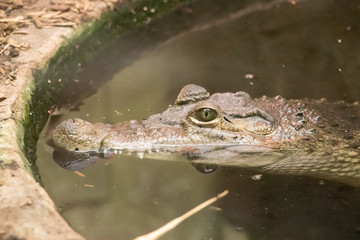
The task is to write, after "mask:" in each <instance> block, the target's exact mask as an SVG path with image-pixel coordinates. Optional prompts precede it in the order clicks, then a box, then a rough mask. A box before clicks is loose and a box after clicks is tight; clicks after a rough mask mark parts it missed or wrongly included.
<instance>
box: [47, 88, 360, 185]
mask: <svg viewBox="0 0 360 240" xmlns="http://www.w3.org/2000/svg"><path fill="white" fill-rule="evenodd" d="M359 118H360V107H359V103H358V102H355V103H351V104H350V103H346V102H344V101H336V102H330V101H327V100H326V99H318V100H312V99H301V100H298V99H290V100H287V99H285V98H283V97H281V96H276V97H266V96H262V97H259V98H252V97H251V96H250V95H249V94H247V93H245V92H242V91H238V92H235V93H230V92H227V93H214V94H212V95H211V94H210V93H209V92H208V91H207V90H206V89H205V88H203V87H201V86H198V85H194V84H190V85H186V86H185V87H183V88H182V89H181V91H180V93H179V95H178V97H177V99H176V100H175V104H174V105H170V106H169V108H168V109H166V110H165V111H164V112H162V113H159V114H155V115H152V116H150V117H148V118H147V119H144V120H141V121H137V120H131V121H125V122H120V123H117V124H114V125H110V124H105V123H95V124H92V123H90V122H87V121H84V120H81V119H78V118H73V119H68V120H66V121H64V122H62V123H60V124H59V125H58V126H57V127H56V128H55V129H54V131H53V132H52V143H53V146H55V147H56V148H59V149H63V150H66V151H67V152H70V153H72V152H74V153H79V154H80V153H81V154H86V153H103V154H104V153H105V154H109V153H112V154H121V153H122V154H124V153H127V154H132V153H136V154H137V155H138V156H139V157H141V158H143V157H144V156H145V157H148V158H171V157H172V156H185V157H186V158H187V159H190V161H192V162H197V163H201V164H213V165H230V166H238V167H247V168H255V169H259V170H261V171H265V172H271V173H276V174H291V175H308V176H312V177H316V178H323V179H332V180H339V181H343V182H347V183H351V184H355V185H360V141H359V135H360V119H359Z"/></svg>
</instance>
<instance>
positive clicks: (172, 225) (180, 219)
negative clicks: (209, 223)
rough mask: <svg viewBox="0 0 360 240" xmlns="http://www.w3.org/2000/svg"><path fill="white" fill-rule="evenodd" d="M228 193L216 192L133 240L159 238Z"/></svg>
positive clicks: (226, 191)
mask: <svg viewBox="0 0 360 240" xmlns="http://www.w3.org/2000/svg"><path fill="white" fill-rule="evenodd" d="M228 193H229V191H228V190H225V191H224V192H222V193H220V194H218V195H217V196H215V197H213V198H210V199H209V200H207V201H205V202H203V203H201V204H200V205H198V206H196V207H194V208H193V209H191V210H190V211H188V212H187V213H185V214H183V215H182V216H180V217H178V218H175V219H174V220H172V221H170V222H168V223H167V224H165V225H164V226H162V227H160V228H158V229H156V230H155V231H153V232H151V233H148V234H146V235H143V236H140V237H137V238H135V239H134V240H156V239H159V238H160V237H161V236H162V235H164V234H165V233H167V232H169V231H170V230H172V229H174V228H175V227H176V226H177V225H179V224H180V223H181V222H183V221H184V220H186V219H187V218H189V217H191V216H192V215H194V214H195V213H197V212H199V211H200V210H202V209H203V208H205V207H207V206H209V205H210V204H212V203H214V202H215V201H217V200H219V199H220V198H223V197H225V196H226V195H227V194H228Z"/></svg>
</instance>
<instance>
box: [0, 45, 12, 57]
mask: <svg viewBox="0 0 360 240" xmlns="http://www.w3.org/2000/svg"><path fill="white" fill-rule="evenodd" d="M9 46H10V44H6V45H5V47H4V48H3V49H2V50H1V51H0V55H1V54H2V53H3V52H4V51H5V50H6V49H7V48H8V47H9Z"/></svg>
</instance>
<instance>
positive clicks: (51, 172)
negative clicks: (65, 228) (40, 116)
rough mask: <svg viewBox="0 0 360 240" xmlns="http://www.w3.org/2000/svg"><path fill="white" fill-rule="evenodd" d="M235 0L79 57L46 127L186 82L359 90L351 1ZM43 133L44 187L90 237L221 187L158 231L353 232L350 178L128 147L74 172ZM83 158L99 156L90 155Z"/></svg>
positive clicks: (275, 89)
mask: <svg viewBox="0 0 360 240" xmlns="http://www.w3.org/2000/svg"><path fill="white" fill-rule="evenodd" d="M239 2H240V1H231V0H222V1H220V0H219V1H213V2H212V4H208V2H206V1H199V2H197V3H195V4H193V5H188V6H186V7H182V8H181V9H178V10H177V11H175V12H174V13H173V14H172V15H170V16H166V17H164V19H162V20H161V21H158V22H153V23H150V24H149V25H148V26H146V27H144V28H143V29H141V30H139V31H134V32H132V33H131V34H128V35H127V36H125V37H122V38H121V39H119V40H118V41H117V42H116V44H114V45H111V47H110V48H109V50H107V51H105V52H104V53H102V54H101V56H99V57H98V58H97V61H96V62H94V63H90V64H88V65H86V66H81V68H80V70H79V73H78V75H77V76H74V79H76V81H75V82H74V84H73V85H72V86H70V87H69V89H68V90H67V92H64V94H63V95H62V98H61V99H59V105H61V106H67V108H63V109H62V110H61V111H60V113H61V115H58V116H52V117H51V119H50V121H49V123H48V129H51V128H52V126H53V125H56V124H57V123H58V122H60V121H62V120H65V119H68V118H72V117H78V118H82V119H85V120H88V121H90V122H107V123H116V122H120V121H124V120H129V119H142V118H144V117H147V116H149V115H151V114H153V113H158V112H162V111H163V110H164V109H166V107H167V106H168V105H169V104H173V101H174V99H175V98H176V95H177V93H178V91H179V89H180V88H181V87H182V86H184V85H185V84H188V83H195V84H199V85H202V86H204V87H206V88H207V89H208V90H209V91H210V92H226V91H230V92H235V91H239V90H242V91H246V92H248V93H250V94H251V95H252V96H254V97H258V96H261V95H268V96H275V95H282V96H284V97H286V98H304V97H308V98H321V97H326V98H329V99H332V100H345V101H355V100H357V101H358V100H359V99H360V91H359V89H360V82H359V81H358V76H360V66H359V65H360V58H359V56H360V41H359V39H360V32H359V29H360V21H359V20H360V14H359V12H360V10H359V3H358V2H357V1H347V2H346V3H344V2H341V1H323V0H316V1H303V2H297V3H296V1H294V2H293V3H296V4H291V3H289V2H283V3H280V2H277V3H276V4H272V3H271V2H265V3H261V4H263V5H261V6H263V10H259V9H257V8H256V6H258V5H255V4H254V5H250V4H248V5H244V3H243V2H242V3H239ZM267 4H270V5H267ZM271 4H272V5H271ZM264 6H270V7H268V8H264ZM249 9H250V10H249ZM251 9H252V10H251ZM239 12H240V13H241V14H240V13H239ZM236 14H238V15H239V14H240V15H239V16H238V17H231V16H234V15H236ZM96 81H101V82H104V84H103V85H102V86H101V88H99V89H97V88H96V87H94V88H92V89H91V90H90V91H88V90H86V89H88V88H89V87H91V86H95V85H96V84H94V82H96ZM79 96H80V97H79ZM69 109H70V110H69ZM74 110H80V111H74ZM45 135H46V133H43V134H42V136H41V139H40V141H39V143H38V152H37V154H38V166H39V170H40V173H41V176H42V179H43V182H44V185H45V187H46V189H47V191H48V192H49V194H50V195H51V197H52V198H53V199H54V201H55V203H56V205H57V206H58V208H59V211H60V212H61V213H62V215H63V216H64V217H65V218H66V219H67V220H68V221H69V223H70V224H71V225H72V227H74V228H75V230H77V231H79V232H80V233H81V234H83V235H84V236H85V237H86V238H87V239H131V238H134V237H135V236H138V235H141V234H144V233H146V232H150V231H152V230H153V229H155V228H157V227H159V226H161V225H163V224H164V223H166V222H167V221H169V220H171V219H173V218H175V217H177V216H179V215H181V214H182V213H184V212H185V211H187V210H189V209H191V208H192V207H193V206H194V205H196V204H198V203H200V202H202V201H204V200H206V199H207V198H209V197H211V196H213V195H215V194H217V193H219V192H221V191H223V190H224V189H229V190H230V194H229V196H227V197H226V198H224V199H223V200H221V201H219V203H218V204H217V205H216V207H212V208H208V209H206V210H204V211H202V212H201V213H199V214H197V215H196V216H194V217H192V218H190V219H188V220H187V221H186V222H184V223H183V224H182V225H181V226H179V227H178V228H177V229H175V230H174V231H172V232H171V233H169V234H168V235H167V237H166V239H359V238H360V208H359V202H360V190H359V188H356V187H352V186H349V185H345V184H342V183H339V182H332V181H326V180H321V179H313V178H309V177H302V176H278V175H270V174H264V173H259V172H257V171H254V170H247V169H238V168H233V167H219V168H218V169H217V170H216V171H215V172H213V171H212V170H214V169H212V168H211V166H210V167H207V166H196V169H200V171H196V170H194V167H193V166H192V165H191V164H189V163H188V162H186V161H156V160H149V159H138V158H136V157H132V156H121V157H113V158H111V159H105V160H102V161H99V162H98V163H96V164H92V165H91V164H90V165H91V166H88V167H87V168H85V169H83V170H81V172H82V173H83V174H84V175H81V174H80V175H78V174H75V173H74V172H73V171H69V170H66V169H64V168H61V167H59V166H58V165H57V164H56V163H55V162H54V161H53V160H52V153H53V149H52V148H51V147H49V146H47V145H46V144H45V140H46V136H45ZM87 157H88V158H87V159H88V160H89V159H90V161H88V163H95V161H96V160H97V157H98V156H96V155H91V154H90V155H89V156H87ZM102 157H106V156H102ZM60 159H62V160H65V162H62V166H63V167H65V168H70V169H72V170H78V171H80V169H82V167H83V162H81V161H82V157H80V158H79V159H78V161H76V162H75V163H76V164H75V165H74V167H73V168H71V167H69V166H70V165H71V164H74V161H66V160H67V159H69V158H68V157H67V156H65V157H64V156H63V155H60ZM60 165H61V164H60ZM207 171H209V172H213V173H212V174H203V172H207Z"/></svg>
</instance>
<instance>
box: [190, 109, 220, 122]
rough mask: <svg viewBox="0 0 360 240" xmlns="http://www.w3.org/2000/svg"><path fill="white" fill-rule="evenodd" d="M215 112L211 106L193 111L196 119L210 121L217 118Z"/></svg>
mask: <svg viewBox="0 0 360 240" xmlns="http://www.w3.org/2000/svg"><path fill="white" fill-rule="evenodd" d="M217 115H218V114H217V112H216V111H215V110H214V109H211V108H200V109H199V110H197V111H196V112H195V117H196V119H197V120H199V121H202V122H210V121H212V120H214V119H216V118H217Z"/></svg>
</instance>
